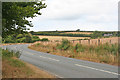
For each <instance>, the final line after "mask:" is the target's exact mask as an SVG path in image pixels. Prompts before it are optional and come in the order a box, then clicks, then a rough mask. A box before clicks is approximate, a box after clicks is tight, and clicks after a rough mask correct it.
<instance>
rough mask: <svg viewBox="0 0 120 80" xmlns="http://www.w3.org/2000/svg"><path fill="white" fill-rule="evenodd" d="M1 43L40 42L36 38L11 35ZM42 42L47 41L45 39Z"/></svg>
mask: <svg viewBox="0 0 120 80" xmlns="http://www.w3.org/2000/svg"><path fill="white" fill-rule="evenodd" d="M2 41H3V43H32V42H36V41H40V39H39V37H38V36H32V37H31V36H30V35H29V34H27V33H26V34H25V33H24V34H17V35H15V34H13V35H9V36H8V37H6V38H4V39H3V40H2ZM43 41H48V40H46V39H43Z"/></svg>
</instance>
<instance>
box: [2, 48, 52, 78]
mask: <svg viewBox="0 0 120 80" xmlns="http://www.w3.org/2000/svg"><path fill="white" fill-rule="evenodd" d="M20 55H21V54H20V53H19V52H13V51H8V50H2V78H54V77H53V76H52V75H50V74H48V73H46V72H44V71H41V70H40V69H38V68H37V67H35V66H33V65H31V64H28V63H25V62H23V61H21V60H19V59H18V58H19V57H20Z"/></svg>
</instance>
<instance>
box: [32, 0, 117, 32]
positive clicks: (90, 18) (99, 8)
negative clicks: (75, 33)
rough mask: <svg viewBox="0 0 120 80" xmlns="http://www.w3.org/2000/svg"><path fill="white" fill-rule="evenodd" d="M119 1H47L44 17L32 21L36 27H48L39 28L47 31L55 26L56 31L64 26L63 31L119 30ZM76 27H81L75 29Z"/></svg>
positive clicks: (43, 11)
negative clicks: (80, 29) (77, 29)
mask: <svg viewBox="0 0 120 80" xmlns="http://www.w3.org/2000/svg"><path fill="white" fill-rule="evenodd" d="M118 1H119V0H46V4H47V8H45V9H42V10H41V12H42V15H40V16H38V17H36V18H34V19H33V20H32V21H33V24H34V26H35V27H38V26H39V25H40V26H43V27H44V26H46V28H43V27H41V28H40V27H39V28H40V29H47V27H48V28H49V29H50V27H49V26H54V27H53V28H54V29H60V28H58V26H59V27H60V26H64V27H63V29H76V28H83V29H85V28H86V29H88V28H89V29H90V30H92V29H93V30H95V29H100V30H104V29H105V30H107V28H109V29H111V30H112V29H117V27H118V26H117V21H118ZM75 25H78V26H79V27H74V26H75ZM67 26H70V27H67ZM83 26H84V27H83ZM85 26H88V27H85ZM96 26H99V27H96ZM113 27H115V28H113ZM89 29H88V30H89ZM36 30H38V29H36Z"/></svg>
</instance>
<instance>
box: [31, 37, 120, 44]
mask: <svg viewBox="0 0 120 80" xmlns="http://www.w3.org/2000/svg"><path fill="white" fill-rule="evenodd" d="M118 38H119V37H111V38H101V39H87V40H69V41H70V42H71V43H73V45H76V44H82V45H100V44H105V43H108V44H118V42H119V40H120V39H118ZM37 43H43V44H44V45H47V44H52V43H53V44H57V43H61V41H45V42H43V41H37V42H35V43H33V44H37Z"/></svg>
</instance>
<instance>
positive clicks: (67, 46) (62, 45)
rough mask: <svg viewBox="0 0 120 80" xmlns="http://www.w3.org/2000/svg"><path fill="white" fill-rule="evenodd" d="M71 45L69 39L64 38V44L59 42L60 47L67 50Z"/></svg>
mask: <svg viewBox="0 0 120 80" xmlns="http://www.w3.org/2000/svg"><path fill="white" fill-rule="evenodd" d="M69 47H70V42H69V41H68V40H67V39H62V44H58V45H57V48H58V49H63V50H67V49H68V48H69Z"/></svg>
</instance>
